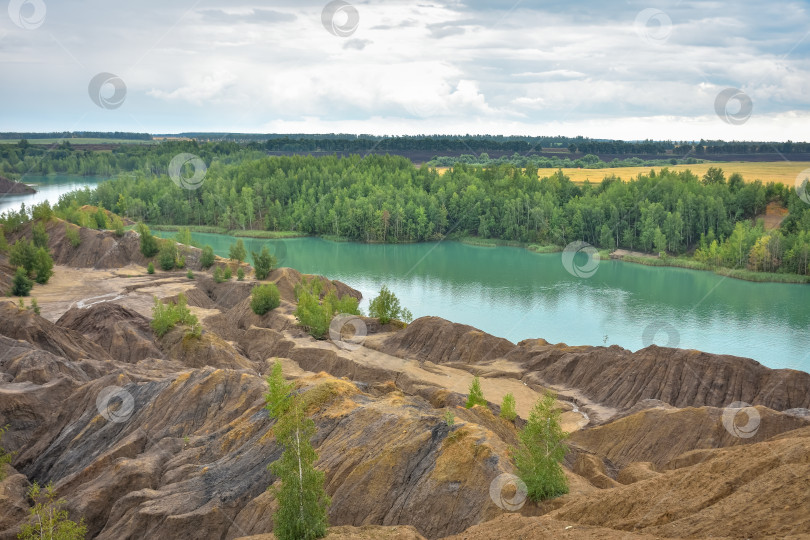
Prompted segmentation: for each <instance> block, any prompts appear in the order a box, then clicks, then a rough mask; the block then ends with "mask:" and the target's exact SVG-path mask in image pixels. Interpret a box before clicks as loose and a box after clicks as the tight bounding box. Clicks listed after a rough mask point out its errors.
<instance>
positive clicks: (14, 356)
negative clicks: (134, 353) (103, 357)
mask: <svg viewBox="0 0 810 540" xmlns="http://www.w3.org/2000/svg"><path fill="white" fill-rule="evenodd" d="M105 367H107V366H105V363H103V362H98V361H95V360H88V361H84V362H81V363H78V362H71V361H69V360H65V358H63V357H61V356H57V355H55V354H53V353H50V352H48V351H43V350H41V349H38V348H36V347H35V346H34V345H31V344H30V343H27V342H25V341H18V340H15V339H11V338H8V337H6V336H2V335H0V383H3V382H14V383H21V382H31V383H34V384H46V383H47V382H49V381H52V380H54V379H57V378H65V379H69V380H71V381H73V382H74V383H77V384H83V383H85V382H87V381H89V380H91V379H92V378H94V377H96V376H98V375H99V374H100V373H102V372H105V371H106V370H105V369H104V368H105ZM88 373H89V374H88ZM91 375H92V376H91Z"/></svg>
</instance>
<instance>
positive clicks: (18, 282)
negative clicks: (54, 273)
mask: <svg viewBox="0 0 810 540" xmlns="http://www.w3.org/2000/svg"><path fill="white" fill-rule="evenodd" d="M33 286H34V282H33V281H32V280H31V279H29V277H28V273H27V272H26V271H25V268H22V267H18V268H17V271H16V272H15V273H14V281H13V282H12V284H11V294H12V296H28V293H30V292H31V288H33Z"/></svg>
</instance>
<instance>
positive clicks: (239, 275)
mask: <svg viewBox="0 0 810 540" xmlns="http://www.w3.org/2000/svg"><path fill="white" fill-rule="evenodd" d="M244 280H245V271H244V270H242V267H241V266H240V267H239V268H237V269H236V281H244Z"/></svg>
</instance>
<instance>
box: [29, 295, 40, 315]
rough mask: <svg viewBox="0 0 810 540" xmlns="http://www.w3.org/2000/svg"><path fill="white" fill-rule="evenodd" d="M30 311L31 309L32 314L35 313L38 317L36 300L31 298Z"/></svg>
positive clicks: (38, 310) (38, 311)
mask: <svg viewBox="0 0 810 540" xmlns="http://www.w3.org/2000/svg"><path fill="white" fill-rule="evenodd" d="M31 309H32V310H34V313H36V314H37V315H39V313H40V309H39V304H38V303H37V299H36V298H32V299H31Z"/></svg>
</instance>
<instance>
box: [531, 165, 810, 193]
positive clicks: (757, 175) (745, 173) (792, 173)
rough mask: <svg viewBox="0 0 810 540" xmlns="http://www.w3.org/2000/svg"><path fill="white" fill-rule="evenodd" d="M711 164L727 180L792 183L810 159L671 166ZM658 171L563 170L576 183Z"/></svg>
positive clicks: (702, 169)
mask: <svg viewBox="0 0 810 540" xmlns="http://www.w3.org/2000/svg"><path fill="white" fill-rule="evenodd" d="M709 167H718V168H720V169H723V172H724V173H725V174H726V179H728V177H729V176H731V175H732V174H733V173H735V172H736V173H740V174H741V175H742V177H743V179H744V180H745V181H746V182H753V181H754V180H762V181H763V182H764V183H766V184H767V183H768V182H778V183H782V184H785V185H788V186H791V187H792V186H794V185H795V184H796V178H797V177H798V176H799V173H801V172H802V171H804V170H806V169H810V161H765V162H762V163H755V162H751V161H730V162H728V163H700V164H696V165H670V166H668V167H667V168H668V169H669V170H671V171H685V170H687V169H689V170H690V171H692V172H693V173H694V174H696V175H697V176H699V177H700V176H703V175H704V174H706V171H707V170H709ZM651 168H652V169H655V171H656V172H658V171H659V170H660V169H661V167H616V168H615V169H563V173H565V175H566V176H567V177H569V178H570V179H571V181H572V182H584V181H585V180H590V181H591V182H601V181H602V179H603V178H604V177H605V176H610V175H613V174H615V175H616V176H618V177H619V178H621V179H622V180H629V179H631V178H635V177H636V176H637V175H638V174H639V173H641V174H647V173H648V172H649V171H650V169H651ZM552 172H553V171H552V170H548V169H541V170H540V176H541V177H542V176H548V175H549V174H551V173H552Z"/></svg>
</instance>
